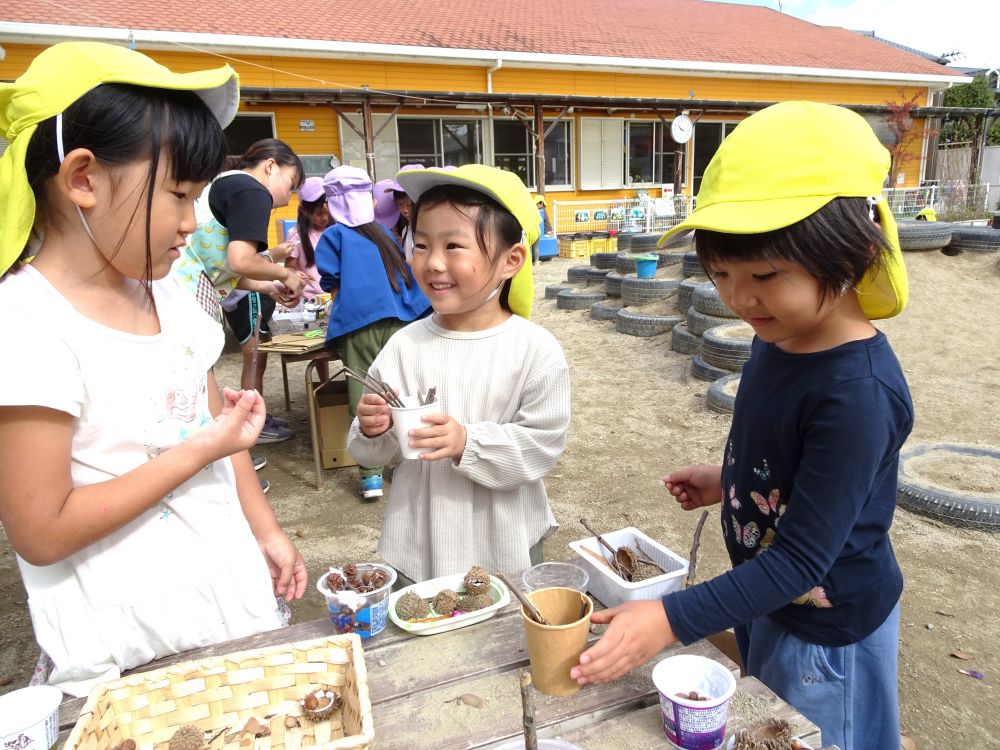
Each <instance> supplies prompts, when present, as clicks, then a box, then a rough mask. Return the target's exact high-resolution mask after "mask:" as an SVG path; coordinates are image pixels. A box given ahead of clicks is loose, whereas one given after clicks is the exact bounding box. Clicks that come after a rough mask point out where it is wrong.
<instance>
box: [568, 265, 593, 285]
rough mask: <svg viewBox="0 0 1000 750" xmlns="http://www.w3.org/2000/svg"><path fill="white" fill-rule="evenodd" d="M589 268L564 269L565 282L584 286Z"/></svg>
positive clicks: (571, 267) (573, 267)
mask: <svg viewBox="0 0 1000 750" xmlns="http://www.w3.org/2000/svg"><path fill="white" fill-rule="evenodd" d="M589 270H590V266H570V267H569V268H567V269H566V281H568V282H569V283H570V284H586V283H587V271H589Z"/></svg>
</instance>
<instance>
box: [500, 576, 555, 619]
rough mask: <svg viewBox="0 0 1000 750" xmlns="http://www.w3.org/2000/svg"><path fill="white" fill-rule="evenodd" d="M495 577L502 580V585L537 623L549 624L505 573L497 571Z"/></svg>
mask: <svg viewBox="0 0 1000 750" xmlns="http://www.w3.org/2000/svg"><path fill="white" fill-rule="evenodd" d="M497 578H499V579H500V580H501V581H503V582H504V585H506V586H507V588H509V589H510V590H511V592H512V593H513V594H514V596H516V597H517V598H518V601H520V602H521V604H523V605H524V608H525V609H526V610H527V611H528V616H529V617H530V618H531V619H532V620H534V621H535V622H537V623H538V624H539V625H550V624H551V623H550V622H549V621H548V620H546V619H545V617H544V616H543V615H542V613H541V612H539V611H538V609H537V608H536V607H535V605H534V604H532V602H531V599H529V598H528V597H527V596H525V595H524V593H523V592H522V591H521V589H519V588H518V587H517V586H515V585H514V584H513V583H511V581H510V579H509V578H508V577H507V575H506V573H500V572H498V573H497Z"/></svg>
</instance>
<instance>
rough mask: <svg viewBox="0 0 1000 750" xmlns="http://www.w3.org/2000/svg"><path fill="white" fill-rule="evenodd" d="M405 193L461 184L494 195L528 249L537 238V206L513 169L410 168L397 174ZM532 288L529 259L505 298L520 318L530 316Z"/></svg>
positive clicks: (415, 194)
mask: <svg viewBox="0 0 1000 750" xmlns="http://www.w3.org/2000/svg"><path fill="white" fill-rule="evenodd" d="M396 179H397V180H398V181H399V184H400V185H402V186H403V189H404V190H405V191H406V194H407V195H409V196H410V198H412V199H413V200H414V201H415V202H416V201H419V200H420V196H421V195H423V194H424V192H426V191H427V190H430V189H431V188H432V187H437V186H438V185H461V186H462V187H467V188H470V189H471V190H476V191H478V192H480V193H485V194H486V195H488V196H490V197H491V198H493V199H494V200H495V201H496V202H497V203H499V204H500V205H501V206H503V207H504V208H506V209H507V210H508V211H510V212H511V213H512V214H514V218H515V219H517V222H518V224H520V225H521V229H522V230H523V231H524V236H525V238H526V241H525V244H526V245H527V246H528V247H529V248H530V247H531V246H532V245H533V244H535V243H536V242H537V241H538V235H539V227H538V207H537V206H536V205H535V202H534V201H533V200H532V199H531V193H529V192H528V188H526V187H525V186H524V183H523V182H521V178H520V177H518V176H517V175H516V174H514V173H513V172H507V171H506V170H503V169H497V168H496V167H487V166H486V165H485V164H466V165H465V166H463V167H444V168H441V169H438V168H432V169H410V170H406V171H401V172H400V173H399V174H397V175H396ZM534 296H535V290H534V282H533V279H532V273H531V261H530V259H529V260H527V261H526V262H525V263H524V265H522V266H521V270H519V271H518V272H517V273H516V274H514V278H513V279H511V282H510V293H509V294H508V295H507V301H508V303H509V304H510V309H511V310H512V311H513V312H514V313H515V314H516V315H520V316H521V317H522V318H530V317H531V305H532V303H533V302H534Z"/></svg>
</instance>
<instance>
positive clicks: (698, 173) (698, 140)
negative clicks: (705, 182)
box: [694, 122, 739, 195]
mask: <svg viewBox="0 0 1000 750" xmlns="http://www.w3.org/2000/svg"><path fill="white" fill-rule="evenodd" d="M738 124H739V123H735V122H699V123H695V126H694V192H695V194H696V195H697V193H698V190H699V189H700V188H701V178H702V177H704V176H705V168H706V167H708V163H709V162H710V161H712V157H713V156H715V152H716V151H718V150H719V146H720V145H722V139H723V138H725V137H726V136H727V135H729V134H730V133H732V132H733V129H734V128H735V127H736V126H737V125H738Z"/></svg>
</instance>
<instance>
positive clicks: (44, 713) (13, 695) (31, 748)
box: [0, 685, 62, 750]
mask: <svg viewBox="0 0 1000 750" xmlns="http://www.w3.org/2000/svg"><path fill="white" fill-rule="evenodd" d="M61 701H62V691H61V690H60V689H59V688H56V687H52V686H51V685H35V686H34V687H26V688H21V689H20V690H14V691H12V692H10V693H7V694H6V695H0V747H2V748H14V749H15V750H50V748H53V747H55V744H56V738H57V737H58V736H59V703H60V702H61Z"/></svg>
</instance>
